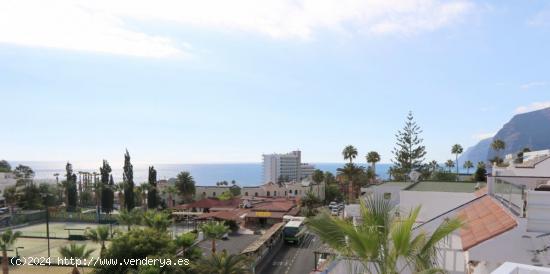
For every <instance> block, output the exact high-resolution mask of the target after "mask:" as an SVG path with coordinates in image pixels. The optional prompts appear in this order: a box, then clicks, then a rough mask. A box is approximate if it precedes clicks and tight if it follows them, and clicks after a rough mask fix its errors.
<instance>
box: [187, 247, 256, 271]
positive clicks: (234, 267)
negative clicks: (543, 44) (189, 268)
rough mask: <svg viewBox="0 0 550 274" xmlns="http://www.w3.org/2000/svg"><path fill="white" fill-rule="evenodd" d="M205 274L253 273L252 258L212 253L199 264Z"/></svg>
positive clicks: (225, 253) (199, 269) (200, 269)
mask: <svg viewBox="0 0 550 274" xmlns="http://www.w3.org/2000/svg"><path fill="white" fill-rule="evenodd" d="M197 266H199V267H200V268H198V269H197V271H198V272H199V273H204V274H249V273H252V270H251V265H250V258H249V257H247V256H245V255H242V254H227V252H225V251H224V252H221V253H218V254H215V253H212V255H210V257H208V258H204V259H201V260H200V262H199V263H198V264H197Z"/></svg>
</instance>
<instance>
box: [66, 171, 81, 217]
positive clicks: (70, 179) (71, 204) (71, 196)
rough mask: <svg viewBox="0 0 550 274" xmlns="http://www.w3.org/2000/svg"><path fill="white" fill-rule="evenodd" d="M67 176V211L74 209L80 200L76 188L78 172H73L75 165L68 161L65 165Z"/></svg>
mask: <svg viewBox="0 0 550 274" xmlns="http://www.w3.org/2000/svg"><path fill="white" fill-rule="evenodd" d="M65 172H66V174H65V177H66V178H67V179H66V180H67V211H74V210H75V209H76V204H77V202H78V191H77V188H76V174H74V173H73V165H71V163H69V162H67V165H66V166H65Z"/></svg>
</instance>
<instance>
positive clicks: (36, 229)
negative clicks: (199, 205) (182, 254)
mask: <svg viewBox="0 0 550 274" xmlns="http://www.w3.org/2000/svg"><path fill="white" fill-rule="evenodd" d="M100 225H101V224H96V223H68V222H50V238H63V239H67V238H68V237H69V233H71V235H83V234H84V231H85V230H86V229H88V228H90V229H94V228H96V227H98V226H100ZM107 226H109V227H111V225H107ZM112 229H113V231H115V230H117V229H118V230H120V231H127V229H128V228H127V226H125V225H112ZM173 229H174V227H173V226H170V228H169V229H168V230H169V231H170V232H172V231H173ZM191 229H192V227H187V226H182V225H176V235H180V234H182V233H186V232H189V231H191ZM13 230H14V231H21V233H22V236H23V237H43V238H46V237H47V234H46V223H40V224H33V225H28V226H23V227H18V228H14V229H13Z"/></svg>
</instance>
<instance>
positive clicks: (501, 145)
mask: <svg viewBox="0 0 550 274" xmlns="http://www.w3.org/2000/svg"><path fill="white" fill-rule="evenodd" d="M491 148H492V149H493V150H494V151H495V152H496V153H497V156H496V157H495V162H496V163H497V164H499V162H500V161H501V160H502V158H501V157H500V151H501V150H504V149H506V143H505V142H504V141H502V140H501V139H495V140H494V141H493V142H492V143H491Z"/></svg>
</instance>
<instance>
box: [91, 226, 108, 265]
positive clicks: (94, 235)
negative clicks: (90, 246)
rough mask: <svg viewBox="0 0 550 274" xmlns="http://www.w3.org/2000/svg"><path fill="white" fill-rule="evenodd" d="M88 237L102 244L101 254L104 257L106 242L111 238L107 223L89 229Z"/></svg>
mask: <svg viewBox="0 0 550 274" xmlns="http://www.w3.org/2000/svg"><path fill="white" fill-rule="evenodd" d="M86 237H88V239H90V240H92V241H93V242H94V243H98V244H101V250H100V251H99V256H101V257H103V255H104V253H105V242H106V241H107V240H109V227H108V226H106V225H100V226H98V227H96V228H95V229H88V230H86Z"/></svg>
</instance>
